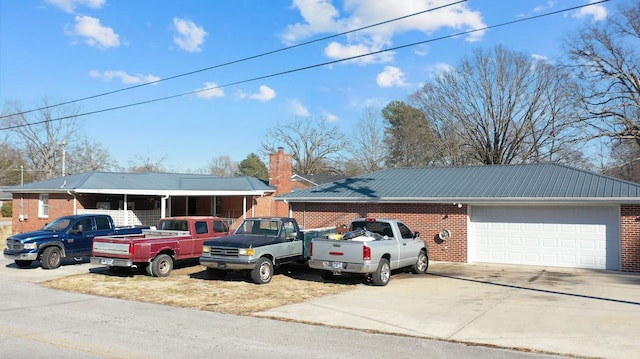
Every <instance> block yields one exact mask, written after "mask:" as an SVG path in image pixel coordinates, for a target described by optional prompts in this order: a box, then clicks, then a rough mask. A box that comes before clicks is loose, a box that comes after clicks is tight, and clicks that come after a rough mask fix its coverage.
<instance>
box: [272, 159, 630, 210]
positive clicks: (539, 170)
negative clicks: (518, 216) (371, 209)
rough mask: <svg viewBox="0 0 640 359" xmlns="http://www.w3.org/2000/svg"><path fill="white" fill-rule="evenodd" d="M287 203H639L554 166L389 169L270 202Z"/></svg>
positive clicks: (609, 185)
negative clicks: (279, 201) (280, 201)
mask: <svg viewBox="0 0 640 359" xmlns="http://www.w3.org/2000/svg"><path fill="white" fill-rule="evenodd" d="M276 199H277V200H286V201H287V202H369V203H371V202H374V203H376V202H377V203H385V202H386V203H406V202H422V203H449V202H452V203H507V202H517V203H526V202H531V203H540V202H548V203H551V202H558V203H567V202H575V203H582V202H593V201H600V202H607V203H640V184H638V183H633V182H628V181H624V180H620V179H616V178H613V177H608V176H604V175H601V174H597V173H593V172H589V171H585V170H580V169H576V168H572V167H569V166H566V165H561V164H554V163H540V164H523V165H483V166H459V167H425V168H394V169H387V170H382V171H379V172H374V173H370V174H366V175H361V176H357V177H351V178H347V179H344V180H340V181H334V182H332V183H328V184H324V185H321V186H317V187H312V188H308V189H305V190H301V191H297V192H292V193H287V194H283V195H278V196H276Z"/></svg>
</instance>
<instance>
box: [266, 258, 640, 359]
mask: <svg viewBox="0 0 640 359" xmlns="http://www.w3.org/2000/svg"><path fill="white" fill-rule="evenodd" d="M258 315H259V316H263V317H271V318H277V319H287V320H294V321H300V322H306V323H318V324H324V325H329V326H335V327H344V328H356V329H362V330H370V331H376V332H382V333H395V334H402V335H410V336H418V337H426V338H437V339H442V340H448V341H459V342H466V343H476V344H482V345H495V346H500V347H506V348H521V349H525V350H531V351H539V352H548V353H557V354H563V355H574V356H581V357H602V358H633V357H638V354H639V353H640V343H639V339H638V333H640V275H639V274H625V273H619V272H610V271H601V270H586V269H565V268H558V267H526V266H508V265H485V264H482V265H480V264H461V263H439V262H432V263H431V265H430V268H429V274H427V275H424V276H417V275H411V274H408V273H399V274H396V275H394V276H393V277H392V279H391V282H390V283H389V285H388V286H386V287H372V286H367V287H358V288H357V289H355V290H352V291H348V292H345V293H341V294H337V295H332V296H327V297H322V298H317V299H312V300H309V301H307V302H304V303H300V304H293V305H288V306H284V307H280V308H276V309H272V310H269V311H265V312H261V313H259V314H258Z"/></svg>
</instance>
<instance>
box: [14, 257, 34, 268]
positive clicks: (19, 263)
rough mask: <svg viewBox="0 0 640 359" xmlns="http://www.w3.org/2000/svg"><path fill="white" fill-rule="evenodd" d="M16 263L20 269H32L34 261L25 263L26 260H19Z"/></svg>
mask: <svg viewBox="0 0 640 359" xmlns="http://www.w3.org/2000/svg"><path fill="white" fill-rule="evenodd" d="M15 262H16V265H17V266H18V267H20V268H29V267H31V263H32V262H33V261H25V260H19V259H16V261H15Z"/></svg>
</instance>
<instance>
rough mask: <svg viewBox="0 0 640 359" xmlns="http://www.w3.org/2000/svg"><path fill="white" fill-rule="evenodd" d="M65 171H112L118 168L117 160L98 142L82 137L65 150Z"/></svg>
mask: <svg viewBox="0 0 640 359" xmlns="http://www.w3.org/2000/svg"><path fill="white" fill-rule="evenodd" d="M66 161H67V163H66V172H67V173H68V174H73V173H82V172H88V171H107V172H108V171H113V170H115V169H117V168H118V164H117V162H116V161H115V160H114V159H113V157H112V156H111V153H110V152H109V150H108V149H106V148H105V147H104V146H102V145H101V144H100V143H97V142H91V141H89V140H88V139H87V138H84V139H83V140H82V141H80V142H79V143H78V144H77V145H75V146H74V147H72V148H70V149H69V150H68V151H67V157H66Z"/></svg>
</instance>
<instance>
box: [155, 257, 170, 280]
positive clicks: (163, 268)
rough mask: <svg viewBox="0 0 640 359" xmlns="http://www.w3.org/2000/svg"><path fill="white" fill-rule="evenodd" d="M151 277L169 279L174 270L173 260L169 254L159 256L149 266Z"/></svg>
mask: <svg viewBox="0 0 640 359" xmlns="http://www.w3.org/2000/svg"><path fill="white" fill-rule="evenodd" d="M149 266H150V267H151V268H150V269H151V275H152V276H154V277H168V276H169V274H171V271H172V270H173V259H171V256H169V255H167V254H159V255H158V256H157V257H155V258H153V260H152V261H151V263H150V264H149Z"/></svg>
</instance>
